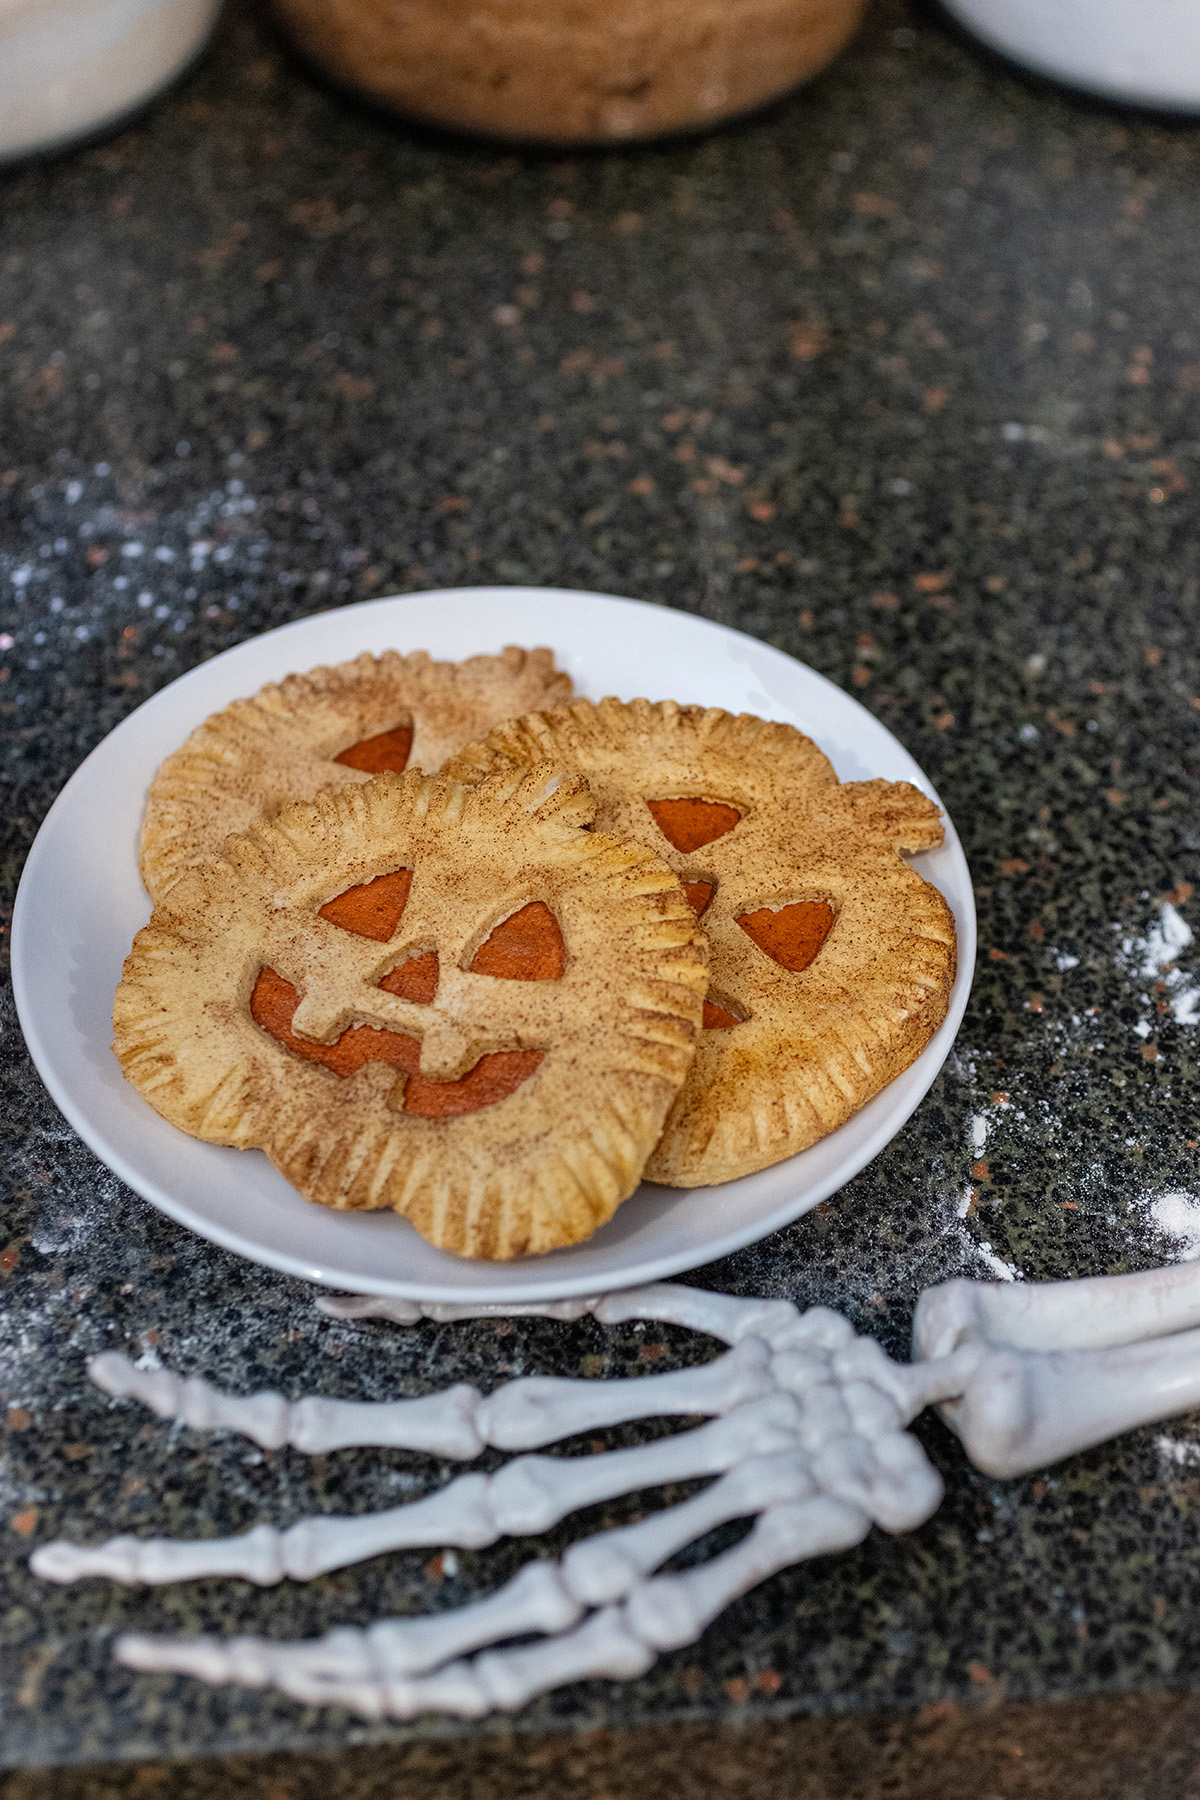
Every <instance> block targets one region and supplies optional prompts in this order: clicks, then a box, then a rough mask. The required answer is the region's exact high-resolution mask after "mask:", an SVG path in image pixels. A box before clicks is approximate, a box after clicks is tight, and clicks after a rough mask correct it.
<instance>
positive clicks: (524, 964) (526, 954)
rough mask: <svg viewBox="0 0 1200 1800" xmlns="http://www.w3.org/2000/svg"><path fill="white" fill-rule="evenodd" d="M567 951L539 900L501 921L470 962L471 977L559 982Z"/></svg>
mask: <svg viewBox="0 0 1200 1800" xmlns="http://www.w3.org/2000/svg"><path fill="white" fill-rule="evenodd" d="M566 966H567V950H566V945H565V944H564V943H563V937H562V932H561V931H560V930H559V928H558V920H557V919H556V918H555V916H554V914H553V913H552V912H551V911H550V908H549V907H548V906H546V905H545V904H544V902H543V901H541V900H531V901H530V902H529V905H528V906H523V907H522V908H521V910H520V911H519V912H515V913H513V914H511V916H510V917H509V918H507V919H503V920H502V921H501V922H500V924H499V925H497V927H496V929H495V930H494V931H493V932H492V934H491V936H490V937H489V938H488V940H487V942H486V943H483V944H481V945H480V946H479V948H478V950H477V951H476V952H475V955H474V957H473V959H472V961H471V968H470V973H471V974H472V975H497V976H499V977H500V979H501V980H502V981H560V980H561V979H562V972H563V970H564V969H565V968H566Z"/></svg>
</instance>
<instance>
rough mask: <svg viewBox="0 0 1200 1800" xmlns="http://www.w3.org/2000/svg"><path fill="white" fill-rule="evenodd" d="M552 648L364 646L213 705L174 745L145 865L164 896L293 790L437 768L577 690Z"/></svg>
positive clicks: (150, 805) (155, 795) (157, 785)
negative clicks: (442, 658) (408, 651)
mask: <svg viewBox="0 0 1200 1800" xmlns="http://www.w3.org/2000/svg"><path fill="white" fill-rule="evenodd" d="M570 694H571V679H570V676H568V675H564V674H563V673H562V671H561V670H559V669H556V668H555V666H554V657H553V654H552V653H551V651H549V650H520V649H518V648H517V647H516V646H515V645H511V644H510V645H509V647H508V649H507V650H504V651H503V652H502V653H501V654H500V655H499V656H471V657H468V658H467V660H466V662H461V663H448V662H434V661H433V660H432V658H431V657H430V656H429V655H428V653H427V652H426V651H424V650H417V651H414V653H413V654H412V655H411V656H401V655H399V654H398V653H397V652H396V651H395V650H385V651H384V653H383V655H382V656H371V655H369V654H366V653H364V654H363V655H362V656H356V657H355V658H354V660H353V661H352V662H345V663H339V664H338V665H337V667H336V668H318V669H310V670H309V671H308V673H307V674H306V675H288V676H287V677H285V679H284V680H283V681H278V682H274V681H273V682H269V683H268V685H267V686H266V687H264V688H260V689H259V691H258V693H257V694H254V695H252V696H251V697H250V699H248V700H235V701H233V703H232V704H231V705H229V706H227V707H226V708H225V709H224V711H223V712H219V713H213V715H212V717H211V718H208V719H206V720H205V721H204V723H203V725H200V726H198V727H197V728H196V730H195V731H193V732H192V734H191V736H190V737H189V738H188V740H187V742H186V743H184V744H183V745H181V747H180V748H179V749H178V750H176V751H175V752H174V754H173V755H171V756H168V758H167V759H166V761H165V762H164V763H163V765H162V767H161V768H160V769H159V771H158V773H157V774H156V776H155V777H154V780H153V782H152V784H151V787H150V793H149V796H148V798H147V801H146V815H145V818H144V820H143V823H142V838H141V845H140V851H139V867H140V870H141V876H142V880H143V881H144V882H145V884H146V888H147V891H148V892H149V894H150V896H151V898H152V899H154V900H160V899H161V898H162V896H163V895H164V894H165V893H166V892H167V890H168V888H169V887H170V886H171V883H172V882H174V881H177V880H178V879H179V877H180V875H182V873H183V871H184V870H185V869H189V868H192V867H193V866H194V865H195V864H197V863H202V862H206V861H207V860H208V859H209V858H210V857H212V856H215V855H217V854H218V852H219V851H220V849H221V846H222V844H223V843H224V842H225V839H226V838H227V837H228V836H229V835H230V833H231V832H234V831H246V830H248V829H249V827H250V826H251V825H253V824H254V822H255V821H256V820H257V819H260V818H263V817H266V818H268V819H269V818H272V817H273V816H274V815H275V814H276V813H277V812H278V811H279V809H280V808H281V807H283V806H287V805H289V804H290V803H291V802H292V801H293V800H314V799H315V798H316V796H317V795H318V794H319V793H321V792H323V791H324V789H326V788H330V787H352V786H359V785H361V784H362V783H363V782H364V781H369V780H370V778H371V776H372V775H378V774H379V773H380V772H381V771H382V770H386V769H390V770H393V771H395V772H396V773H399V772H400V771H401V770H402V769H405V768H407V767H410V766H411V767H413V768H417V769H424V770H425V771H426V772H427V773H432V772H433V771H434V770H436V769H439V768H440V767H441V765H442V763H443V762H444V761H445V760H446V758H447V757H448V756H449V755H450V754H451V753H452V752H453V751H455V750H458V749H460V748H461V747H462V745H463V744H466V743H469V742H470V741H471V740H472V739H473V738H477V737H482V735H483V734H484V732H487V731H490V730H491V729H492V727H493V726H494V725H498V724H499V723H500V722H501V720H503V719H511V718H513V717H515V715H516V714H517V713H523V712H531V711H535V710H536V709H537V708H539V707H543V706H553V705H556V704H557V703H558V702H559V701H561V700H567V699H569V698H570Z"/></svg>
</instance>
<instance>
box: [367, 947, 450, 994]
mask: <svg viewBox="0 0 1200 1800" xmlns="http://www.w3.org/2000/svg"><path fill="white" fill-rule="evenodd" d="M438 973H439V970H438V953H437V951H436V950H425V951H423V952H422V953H421V955H420V956H410V957H408V958H407V960H406V961H404V962H402V963H397V964H396V967H395V968H394V969H393V970H392V971H391V972H390V974H387V975H385V976H384V978H383V980H382V981H381V982H380V984H379V985H380V987H381V988H382V989H383V991H384V993H385V994H395V995H397V997H398V998H399V999H401V1000H415V1001H416V1002H417V1003H418V1005H420V1006H429V1005H430V1004H431V1003H432V1001H433V999H434V996H435V995H436V993H437V984H438Z"/></svg>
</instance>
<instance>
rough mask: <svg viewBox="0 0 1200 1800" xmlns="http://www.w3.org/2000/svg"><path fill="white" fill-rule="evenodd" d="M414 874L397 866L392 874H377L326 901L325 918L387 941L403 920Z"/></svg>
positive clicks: (349, 929) (378, 939)
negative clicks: (402, 915) (369, 879)
mask: <svg viewBox="0 0 1200 1800" xmlns="http://www.w3.org/2000/svg"><path fill="white" fill-rule="evenodd" d="M412 877H413V872H412V870H411V869H397V870H396V871H395V873H394V874H392V875H377V876H376V877H375V879H374V881H364V882H362V883H361V884H360V886H358V887H352V888H347V889H346V891H345V893H344V894H339V895H338V896H337V898H336V900H330V901H327V902H326V904H325V905H324V906H323V907H322V908H321V917H322V918H323V919H328V921H329V923H330V924H331V925H339V926H340V927H341V929H342V930H343V931H352V932H353V933H354V935H355V936H356V937H365V938H374V939H375V941H376V943H378V944H386V943H387V941H388V939H389V938H390V937H391V936H392V935H393V934H394V932H395V930H396V927H397V925H398V924H399V923H400V915H401V913H402V912H403V911H404V908H405V904H406V902H407V900H408V890H409V888H410V887H411V886H412Z"/></svg>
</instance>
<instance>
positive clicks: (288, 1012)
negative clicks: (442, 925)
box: [250, 959, 542, 1119]
mask: <svg viewBox="0 0 1200 1800" xmlns="http://www.w3.org/2000/svg"><path fill="white" fill-rule="evenodd" d="M414 960H416V959H414ZM400 966H401V968H403V967H404V964H401V965H400ZM393 973H395V971H393ZM299 1004H300V994H299V990H298V989H296V988H294V987H293V986H292V984H291V982H290V981H285V980H284V979H283V977H282V975H277V974H276V973H275V971H274V969H266V968H264V969H260V970H259V972H258V979H257V981H256V982H255V983H254V992H253V993H252V994H251V996H250V1016H251V1018H252V1019H253V1020H254V1023H255V1024H256V1025H257V1026H258V1027H259V1029H260V1030H261V1031H265V1032H266V1033H267V1034H268V1036H270V1037H273V1038H274V1039H275V1041H276V1043H279V1044H282V1045H283V1046H284V1048H285V1049H287V1050H292V1051H294V1052H295V1054H296V1055H297V1056H302V1057H304V1058H305V1060H306V1061H307V1062H316V1063H320V1064H321V1065H322V1067H323V1068H326V1069H329V1070H331V1071H332V1072H333V1074H335V1075H338V1076H340V1077H341V1078H342V1080H345V1079H346V1078H347V1077H348V1076H350V1075H353V1074H354V1072H355V1071H356V1070H357V1069H361V1068H362V1066H363V1064H364V1063H368V1062H382V1063H390V1064H391V1066H392V1067H393V1068H396V1069H401V1070H403V1072H404V1073H405V1074H406V1075H407V1076H408V1081H407V1082H406V1084H405V1088H404V1110H405V1112H409V1113H416V1114H417V1115H418V1117H420V1118H422V1119H449V1118H460V1117H461V1116H462V1115H463V1114H464V1113H473V1112H479V1111H480V1110H481V1109H482V1108H483V1107H485V1106H495V1105H496V1104H497V1102H498V1101H500V1100H507V1098H508V1096H509V1095H510V1094H514V1093H515V1092H516V1090H517V1089H518V1088H519V1087H520V1086H521V1084H522V1082H525V1081H528V1080H529V1077H530V1076H531V1075H532V1074H533V1072H534V1070H535V1069H536V1068H537V1066H538V1064H539V1063H540V1062H541V1060H542V1052H541V1051H540V1050H499V1051H495V1052H493V1053H492V1054H491V1055H489V1056H481V1057H480V1059H479V1061H478V1062H477V1063H476V1064H475V1066H474V1068H471V1069H468V1070H467V1072H466V1074H465V1075H460V1076H459V1078H458V1080H457V1081H431V1080H430V1079H429V1077H428V1076H426V1075H422V1074H421V1073H420V1070H419V1067H418V1065H419V1063H420V1060H421V1040H420V1038H415V1037H410V1036H409V1035H408V1033H407V1032H403V1031H387V1030H384V1029H382V1028H380V1027H379V1026H375V1025H351V1026H349V1027H348V1029H347V1030H345V1031H343V1033H342V1035H341V1036H340V1037H339V1038H338V1039H337V1040H336V1042H335V1043H332V1044H316V1043H313V1042H312V1041H311V1040H310V1039H309V1038H302V1037H297V1036H296V1033H295V1032H294V1031H293V1030H292V1019H293V1018H294V1017H295V1012H296V1008H297V1007H298V1006H299Z"/></svg>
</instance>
